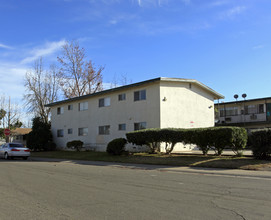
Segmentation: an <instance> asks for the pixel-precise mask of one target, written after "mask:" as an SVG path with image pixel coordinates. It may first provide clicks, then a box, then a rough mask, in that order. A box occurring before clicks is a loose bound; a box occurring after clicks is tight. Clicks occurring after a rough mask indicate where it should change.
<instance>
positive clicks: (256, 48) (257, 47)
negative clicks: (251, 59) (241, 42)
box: [252, 44, 265, 50]
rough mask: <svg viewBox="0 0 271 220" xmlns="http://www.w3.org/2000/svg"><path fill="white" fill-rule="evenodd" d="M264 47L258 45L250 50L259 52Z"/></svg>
mask: <svg viewBox="0 0 271 220" xmlns="http://www.w3.org/2000/svg"><path fill="white" fill-rule="evenodd" d="M264 47H265V46H264V45H262V44H260V45H256V46H254V47H252V49H253V50H259V49H262V48H264Z"/></svg>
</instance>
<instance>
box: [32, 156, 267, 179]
mask: <svg viewBox="0 0 271 220" xmlns="http://www.w3.org/2000/svg"><path fill="white" fill-rule="evenodd" d="M30 160H32V161H39V162H60V163H72V164H79V165H90V166H109V167H112V168H125V169H139V170H156V171H160V172H178V173H194V174H202V175H220V176H231V177H244V178H267V179H270V180H271V172H270V171H271V170H270V171H268V170H263V171H259V170H257V171H251V170H239V169H219V168H216V169H214V168H198V167H174V166H164V165H148V164H128V163H112V162H100V161H84V160H68V159H52V158H38V157H32V158H30Z"/></svg>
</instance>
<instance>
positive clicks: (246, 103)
mask: <svg viewBox="0 0 271 220" xmlns="http://www.w3.org/2000/svg"><path fill="white" fill-rule="evenodd" d="M215 108H216V109H217V115H216V121H217V122H216V125H231V126H241V127H245V128H247V129H258V128H269V127H271V97H267V98H260V99H250V100H242V101H234V102H225V103H219V104H215Z"/></svg>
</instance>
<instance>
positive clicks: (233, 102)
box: [215, 97, 271, 105]
mask: <svg viewBox="0 0 271 220" xmlns="http://www.w3.org/2000/svg"><path fill="white" fill-rule="evenodd" d="M268 99H270V100H271V97H265V98H257V99H246V100H239V101H231V102H220V103H216V104H215V105H224V104H236V103H243V102H255V101H265V100H268Z"/></svg>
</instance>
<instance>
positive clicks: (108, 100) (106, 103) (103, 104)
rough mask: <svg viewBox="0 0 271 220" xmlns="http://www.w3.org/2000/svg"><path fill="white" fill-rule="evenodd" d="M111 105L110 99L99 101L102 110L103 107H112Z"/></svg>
mask: <svg viewBox="0 0 271 220" xmlns="http://www.w3.org/2000/svg"><path fill="white" fill-rule="evenodd" d="M110 103H111V99H110V97H106V98H102V99H99V103H98V105H99V108H101V107H107V106H110Z"/></svg>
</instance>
